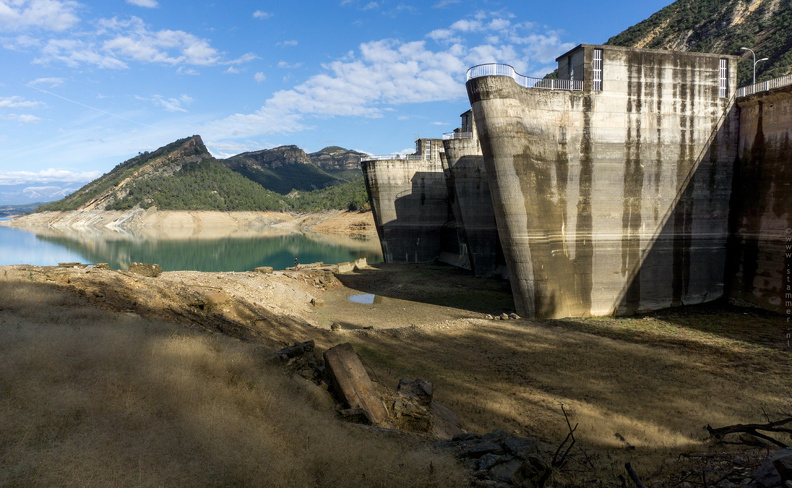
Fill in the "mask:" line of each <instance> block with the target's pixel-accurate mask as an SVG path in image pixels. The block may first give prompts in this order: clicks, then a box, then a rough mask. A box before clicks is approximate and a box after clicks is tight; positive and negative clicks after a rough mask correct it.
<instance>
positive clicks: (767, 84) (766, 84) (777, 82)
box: [737, 75, 792, 97]
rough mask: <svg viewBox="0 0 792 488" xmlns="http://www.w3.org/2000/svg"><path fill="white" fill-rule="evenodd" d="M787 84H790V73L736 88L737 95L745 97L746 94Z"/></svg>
mask: <svg viewBox="0 0 792 488" xmlns="http://www.w3.org/2000/svg"><path fill="white" fill-rule="evenodd" d="M787 85H792V75H785V76H781V77H779V78H773V79H772V80H767V81H763V82H761V83H756V84H754V85H748V86H744V87H742V88H738V89H737V96H738V97H747V96H748V95H753V94H754V93H760V92H763V91H768V90H772V89H773V88H780V87H782V86H787Z"/></svg>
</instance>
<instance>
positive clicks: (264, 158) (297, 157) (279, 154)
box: [226, 146, 312, 169]
mask: <svg viewBox="0 0 792 488" xmlns="http://www.w3.org/2000/svg"><path fill="white" fill-rule="evenodd" d="M311 163H312V161H311V158H309V157H308V155H307V154H305V151H303V150H302V149H300V148H299V147H297V146H279V147H275V148H272V149H263V150H261V151H253V152H246V153H242V154H237V155H236V156H232V157H230V158H228V159H227V160H226V165H227V166H228V167H230V168H231V169H234V167H241V166H244V165H247V166H250V167H257V168H268V169H272V168H280V167H283V166H285V165H292V164H311Z"/></svg>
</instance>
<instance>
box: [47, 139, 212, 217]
mask: <svg viewBox="0 0 792 488" xmlns="http://www.w3.org/2000/svg"><path fill="white" fill-rule="evenodd" d="M211 157H212V155H211V154H209V151H207V149H206V146H205V145H204V143H203V141H202V140H201V137H200V136H192V137H189V138H186V139H180V140H178V141H175V142H173V143H171V144H168V145H167V146H164V147H161V148H159V149H157V150H156V151H154V152H151V153H149V152H145V153H141V154H139V155H138V156H137V157H134V158H132V159H129V160H127V161H125V162H123V163H121V164H119V165H118V166H116V167H115V168H113V170H112V171H110V172H109V173H107V174H105V175H103V176H101V177H99V178H97V179H96V180H94V181H92V182H91V183H88V184H87V185H85V186H84V187H82V188H80V189H79V190H77V191H76V192H74V193H72V194H71V195H69V196H67V197H66V198H64V199H63V200H60V201H59V202H57V203H58V204H59V205H60V206H61V207H62V208H72V209H76V210H104V209H105V208H107V206H108V205H112V204H113V203H115V202H116V201H118V200H120V199H122V198H124V197H126V196H127V195H128V194H129V191H130V188H131V187H132V185H133V184H135V183H138V182H140V181H141V180H145V179H148V178H152V177H154V176H160V175H162V176H169V175H172V174H174V173H176V172H178V171H179V170H181V168H182V167H183V166H184V165H186V164H188V163H194V162H198V161H201V160H203V159H207V158H211ZM44 207H47V206H44ZM44 207H42V209H44V210H46V208H44Z"/></svg>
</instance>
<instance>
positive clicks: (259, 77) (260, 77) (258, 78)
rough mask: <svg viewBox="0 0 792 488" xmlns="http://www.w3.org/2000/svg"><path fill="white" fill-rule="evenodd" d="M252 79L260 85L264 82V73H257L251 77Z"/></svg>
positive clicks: (265, 76) (265, 77)
mask: <svg viewBox="0 0 792 488" xmlns="http://www.w3.org/2000/svg"><path fill="white" fill-rule="evenodd" d="M253 79H254V80H256V81H257V82H258V83H261V82H262V81H266V79H267V75H265V74H264V73H261V72H258V73H256V74H255V75H253Z"/></svg>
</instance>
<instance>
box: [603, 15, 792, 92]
mask: <svg viewBox="0 0 792 488" xmlns="http://www.w3.org/2000/svg"><path fill="white" fill-rule="evenodd" d="M606 44H610V45H614V46H624V47H636V48H648V49H667V50H672V51H693V52H711V53H715V54H734V55H740V56H742V57H743V61H742V62H741V63H740V65H739V66H738V71H737V77H738V84H739V85H740V86H744V85H747V84H750V83H752V81H753V68H754V63H753V56H752V55H751V53H750V52H749V51H747V50H743V49H741V48H743V47H747V48H750V49H752V50H753V51H754V52H755V53H756V58H757V60H760V59H762V58H765V57H766V58H769V59H768V60H767V61H762V62H759V63H757V64H756V81H757V82H759V81H764V80H767V79H772V78H777V77H780V76H784V75H787V74H790V73H792V1H790V0H677V1H676V2H674V3H672V4H671V5H668V6H667V7H665V8H663V9H661V10H659V11H658V12H655V13H654V14H652V15H651V16H650V17H649V18H648V19H646V20H643V21H641V22H639V23H637V24H635V25H633V26H631V27H629V28H627V29H625V30H624V31H622V32H621V33H619V34H617V35H615V36H613V37H611V38H610V39H608V41H607V43H606Z"/></svg>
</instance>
